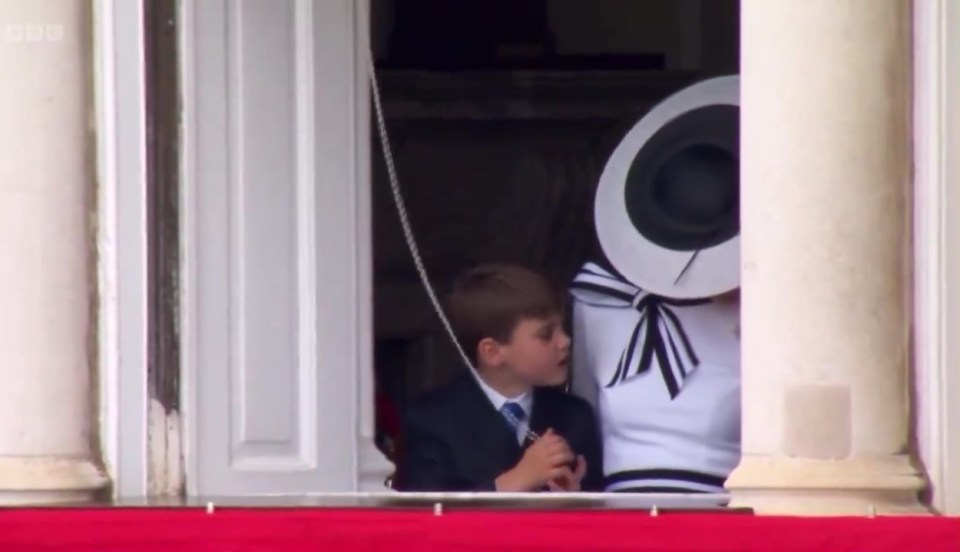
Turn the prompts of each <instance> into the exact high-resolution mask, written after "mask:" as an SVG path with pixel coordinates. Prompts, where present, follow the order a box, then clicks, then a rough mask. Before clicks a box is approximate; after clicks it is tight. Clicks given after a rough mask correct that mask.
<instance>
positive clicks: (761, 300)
mask: <svg viewBox="0 0 960 552" xmlns="http://www.w3.org/2000/svg"><path fill="white" fill-rule="evenodd" d="M909 5H910V2H909V1H907V0H883V1H878V0H845V1H842V2H838V1H837V0H805V1H803V2H798V1H787V2H776V1H771V0H743V3H742V13H741V18H742V20H741V21H742V42H741V56H742V126H741V136H742V138H741V171H742V172H741V174H742V184H741V186H742V210H741V213H742V214H741V217H742V240H743V241H742V244H743V245H742V247H743V251H742V259H743V303H742V309H743V311H742V315H743V452H744V457H743V461H742V462H741V464H740V466H739V467H738V468H737V470H736V471H735V472H734V473H733V474H732V475H731V477H730V479H729V481H728V488H729V489H731V490H732V492H733V495H734V504H735V505H741V506H752V507H754V508H756V509H757V511H759V512H762V513H764V512H765V513H802V514H854V515H856V514H868V513H869V512H873V511H877V512H880V513H883V512H919V511H921V508H920V506H919V504H918V500H917V492H918V491H919V490H920V489H921V488H922V487H923V479H922V478H921V476H920V475H919V474H918V472H917V470H916V469H915V468H914V467H913V466H912V464H911V462H910V460H909V458H908V454H907V453H908V450H909V442H908V426H909V419H910V415H909V400H908V397H909V394H910V377H909V371H908V362H909V358H910V319H909V316H910V315H909V313H910V308H909V286H910V282H909V279H908V274H909V273H910V258H911V257H910V243H909V236H910V233H909V229H910V221H909V216H908V213H909V206H910V181H911V180H910V179H911V171H910V162H911V161H910V160H911V158H910V147H909V146H910V122H909V113H910V111H909V91H910V88H909V85H910V65H909V59H910V41H909V36H910V33H909V29H910V12H909Z"/></svg>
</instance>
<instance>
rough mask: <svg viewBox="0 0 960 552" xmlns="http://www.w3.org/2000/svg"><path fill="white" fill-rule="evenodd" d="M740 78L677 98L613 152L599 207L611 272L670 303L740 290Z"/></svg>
mask: <svg viewBox="0 0 960 552" xmlns="http://www.w3.org/2000/svg"><path fill="white" fill-rule="evenodd" d="M739 117H740V87H739V78H738V77H736V76H726V77H718V78H713V79H709V80H706V81H702V82H699V83H697V84H694V85H692V86H690V87H687V88H685V89H683V90H681V91H679V92H677V93H676V94H674V95H672V96H670V97H669V98H667V99H666V100H664V101H663V102H661V103H660V104H658V105H657V106H656V107H654V108H653V109H652V110H651V111H650V112H649V113H647V114H646V115H645V116H644V117H643V118H642V119H641V120H640V122H638V123H637V124H636V125H635V126H634V127H633V128H632V129H631V130H630V132H628V133H627V135H626V136H625V137H624V138H623V140H622V141H621V142H620V144H619V145H618V146H617V148H616V149H615V150H614V152H613V154H612V155H611V156H610V159H609V160H608V161H607V165H606V167H605V168H604V170H603V175H602V176H601V177H600V184H599V186H598V188H597V196H596V201H595V205H594V209H595V212H594V215H595V222H596V227H597V237H598V238H599V241H600V245H601V247H602V248H603V251H604V253H605V254H606V256H607V259H608V260H609V261H610V263H611V264H612V265H613V267H614V268H615V269H616V270H617V271H618V272H619V273H620V274H622V275H623V276H624V277H625V278H627V279H628V280H630V281H631V282H632V283H633V284H635V285H636V286H638V287H640V288H642V289H644V290H645V291H648V292H650V293H655V294H657V295H661V296H664V297H673V298H680V299H687V298H702V297H711V296H714V295H719V294H722V293H725V292H728V291H731V290H733V289H735V288H737V287H739V285H740V207H739V205H740V201H739V195H740V170H739V167H740V152H739V137H740V124H739Z"/></svg>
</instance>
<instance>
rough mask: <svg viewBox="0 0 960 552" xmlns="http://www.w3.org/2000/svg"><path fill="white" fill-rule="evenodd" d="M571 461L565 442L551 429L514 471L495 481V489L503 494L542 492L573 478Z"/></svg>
mask: <svg viewBox="0 0 960 552" xmlns="http://www.w3.org/2000/svg"><path fill="white" fill-rule="evenodd" d="M572 461H573V452H572V451H571V450H570V445H568V444H567V441H566V439H564V438H563V437H561V436H559V435H557V434H556V433H554V432H553V429H548V430H547V431H546V432H545V433H544V434H543V436H541V437H540V439H538V440H537V442H535V443H533V444H532V445H530V446H529V447H528V448H527V450H526V451H524V453H523V458H521V459H520V462H518V463H517V465H516V466H514V468H513V469H511V470H509V471H507V472H505V473H503V474H502V475H501V476H500V477H498V478H497V479H496V481H495V484H496V488H497V490H498V491H501V492H519V491H533V490H536V489H539V488H541V487H543V486H544V485H546V484H547V483H548V482H549V481H552V480H554V479H558V478H562V477H564V476H566V475H567V474H570V467H569V466H570V463H571V462H572Z"/></svg>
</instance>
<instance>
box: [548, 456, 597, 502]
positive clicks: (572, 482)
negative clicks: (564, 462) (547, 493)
mask: <svg viewBox="0 0 960 552" xmlns="http://www.w3.org/2000/svg"><path fill="white" fill-rule="evenodd" d="M586 474H587V460H586V459H585V458H584V457H583V455H582V454H581V455H578V456H577V468H576V469H575V470H574V471H572V472H571V471H570V468H569V467H566V468H565V470H564V473H563V474H562V475H561V476H560V477H557V478H556V479H551V480H550V481H548V482H547V485H548V486H549V487H550V490H551V491H553V492H559V493H575V492H577V491H579V490H580V482H581V481H583V476H585V475H586Z"/></svg>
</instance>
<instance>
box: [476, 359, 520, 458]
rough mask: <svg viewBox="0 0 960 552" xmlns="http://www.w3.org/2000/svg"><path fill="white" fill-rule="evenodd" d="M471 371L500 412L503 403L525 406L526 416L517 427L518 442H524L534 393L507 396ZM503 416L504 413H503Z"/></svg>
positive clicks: (505, 419) (505, 421) (491, 402)
mask: <svg viewBox="0 0 960 552" xmlns="http://www.w3.org/2000/svg"><path fill="white" fill-rule="evenodd" d="M470 373H472V374H473V375H474V378H475V379H476V380H477V383H478V384H479V385H480V389H482V390H483V394H484V395H486V396H487V399H489V400H490V404H492V405H493V408H495V409H496V411H497V412H498V413H499V412H500V409H501V408H503V405H504V404H506V403H508V402H514V403H517V404H519V405H520V408H523V411H524V413H526V416H525V417H524V418H523V420H520V426H519V427H517V442H518V443H520V444H523V441H524V439H525V438H526V435H527V430H528V429H529V428H530V414H532V413H533V393H530V392H527V393H521V394H520V395H517V396H516V397H506V396H504V395H503V394H502V393H500V392H499V391H497V390H496V389H494V388H493V387H490V385H489V384H487V382H485V381H483V378H482V377H480V375H479V374H477V373H476V372H475V371H474V370H470ZM501 416H502V414H501ZM503 421H504V423H507V418H506V417H504V418H503Z"/></svg>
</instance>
